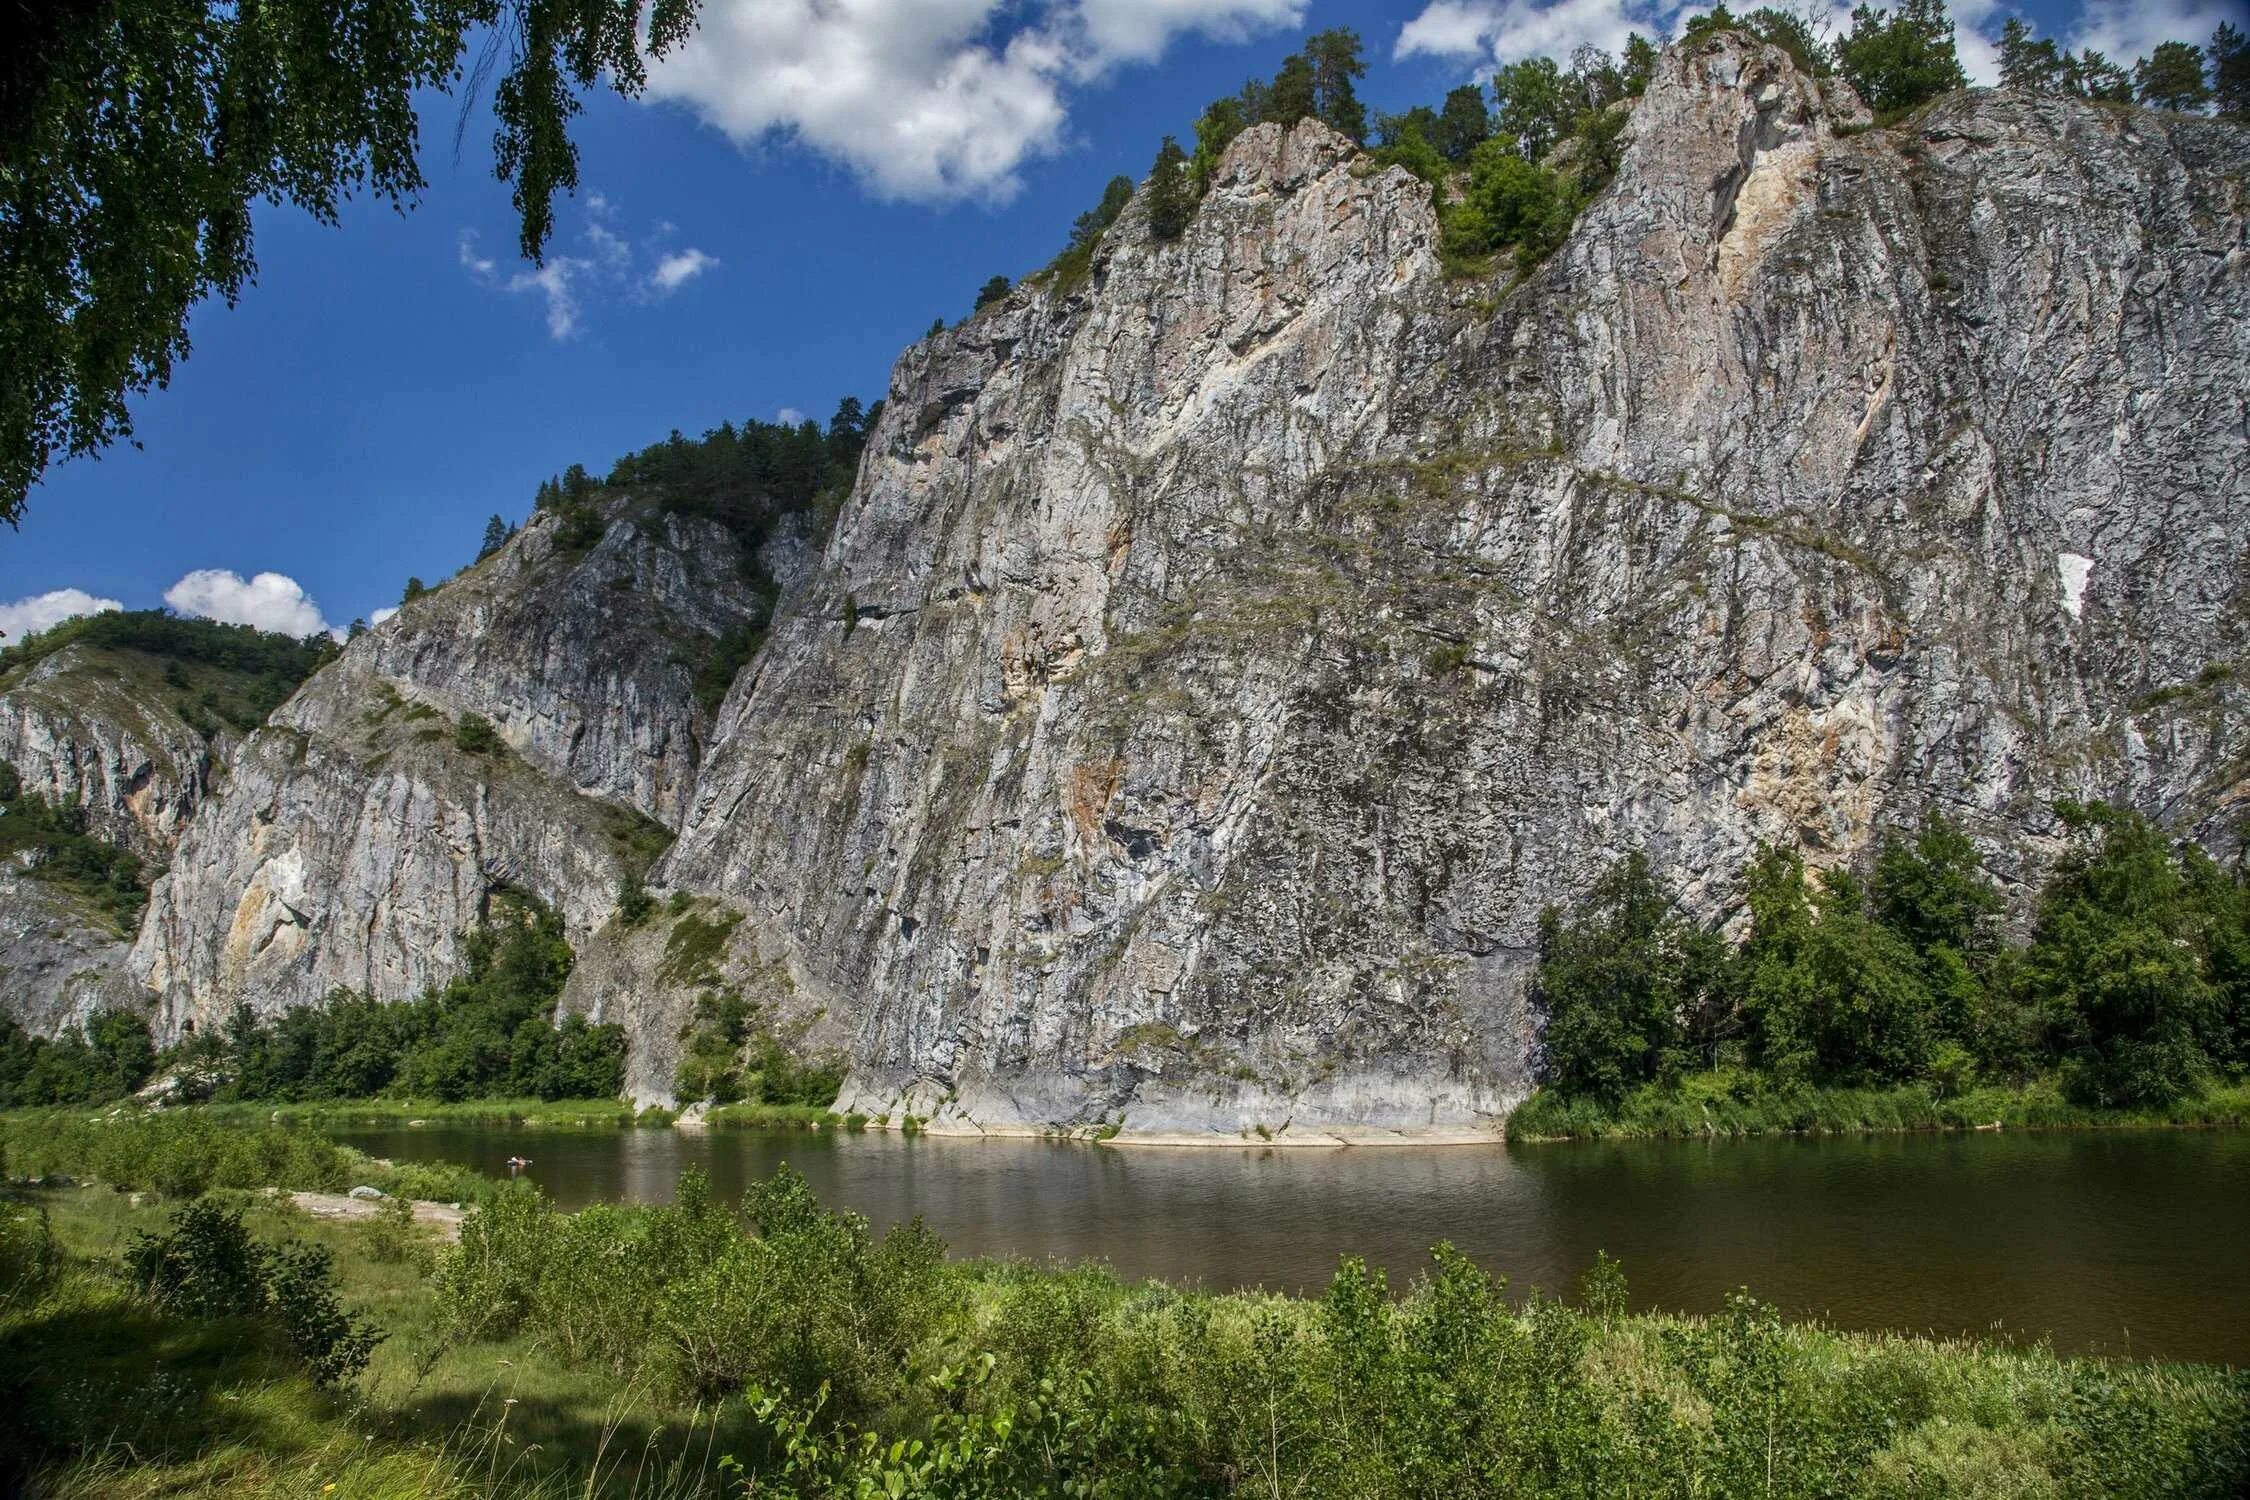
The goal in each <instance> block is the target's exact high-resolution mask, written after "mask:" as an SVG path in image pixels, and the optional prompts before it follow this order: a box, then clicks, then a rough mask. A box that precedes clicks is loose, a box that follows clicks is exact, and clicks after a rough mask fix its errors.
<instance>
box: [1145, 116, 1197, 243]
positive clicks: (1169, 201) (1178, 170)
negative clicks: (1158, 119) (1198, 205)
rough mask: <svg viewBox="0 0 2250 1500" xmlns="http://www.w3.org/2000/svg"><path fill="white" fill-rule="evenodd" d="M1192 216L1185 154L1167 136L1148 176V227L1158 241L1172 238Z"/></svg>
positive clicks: (1181, 231) (1190, 191) (1193, 197)
mask: <svg viewBox="0 0 2250 1500" xmlns="http://www.w3.org/2000/svg"><path fill="white" fill-rule="evenodd" d="M1194 217H1195V193H1194V191H1193V190H1192V189H1191V188H1190V187H1189V186H1188V177H1187V153H1186V152H1184V151H1182V150H1181V149H1180V143H1179V142H1178V141H1175V140H1173V139H1172V138H1171V137H1170V136H1166V137H1164V144H1163V146H1161V147H1160V148H1158V150H1157V153H1156V166H1155V169H1154V170H1153V171H1151V172H1150V173H1149V179H1148V228H1149V233H1151V234H1153V235H1155V236H1156V237H1157V238H1158V239H1160V240H1176V239H1178V238H1179V237H1180V236H1181V235H1182V234H1184V233H1186V232H1187V227H1188V220H1190V219H1192V218H1194Z"/></svg>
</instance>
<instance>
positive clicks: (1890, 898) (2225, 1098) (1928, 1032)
mask: <svg viewBox="0 0 2250 1500" xmlns="http://www.w3.org/2000/svg"><path fill="white" fill-rule="evenodd" d="M2061 812H2062V816H2063V818H2064V821H2065V824H2066V826H2067V827H2068V828H2069V829H2070V831H2071V835H2072V845H2071V848H2070V849H2069V851H2068V852H2067V853H2066V854H2065V856H2064V857H2063V858H2062V859H2061V860H2060V861H2058V862H2057V864H2056V866H2055V868H2054V870H2053V872H2052V875H2051V877H2050V879H2049V880H2048V882H2047V884H2046V886H2045V887H2044V888H2043V889H2042V891H2041V892H2040V895H2039V898H2038V902H2037V905H2036V920H2035V922H2034V925H2033V928H2032V931H2031V934H2030V938H2029V941H2028V942H2025V943H2022V944H2013V945H2012V944H2010V943H2008V942H2007V941H2006V940H2005V938H2004V935H2003V933H2002V931H2001V929H2000V927H1999V925H1998V918H1999V915H2000V911H2001V907H2002V901H2001V897H2000V894H1999V891H1998V888H1997V887H1996V886H1995V885H1994V883H1993V882H1992V880H1991V878H1990V877H1989V876H1988V875H1986V874H1985V872H1984V871H1983V869H1982V868H1981V867H1980V866H1979V864H1978V862H1977V857H1976V850H1975V847H1974V845H1972V844H1971V843H1970V842H1969V840H1968V839H1967V838H1965V837H1963V836H1962V835H1961V834H1960V833H1959V832H1958V831H1957V830H1956V829H1954V828H1953V827H1952V826H1951V825H1950V824H1948V823H1946V822H1945V821H1944V819H1942V818H1936V817H1933V818H1932V819H1931V820H1930V821H1929V822H1928V823H1926V824H1925V825H1924V827H1923V828H1922V830H1921V832H1920V833H1919V834H1918V835H1917V836H1916V837H1914V838H1913V839H1911V840H1902V839H1898V838H1892V839H1890V840H1888V841H1886V842H1885V844H1884V845H1883V846H1882V848H1881V850H1880V851H1879V853H1878V854H1877V856H1876V857H1875V859H1874V861H1873V864H1872V869H1871V871H1870V872H1869V874H1868V876H1867V878H1865V879H1862V878H1861V877H1860V876H1858V875H1856V874H1854V873H1852V872H1851V871H1849V870H1843V869H1831V870H1826V871H1822V872H1820V874H1819V876H1818V878H1817V879H1812V878H1808V872H1807V870H1806V868H1805V866H1804V863H1803V861H1802V860H1801V859H1800V858H1799V857H1798V856H1797V855H1796V854H1795V853H1794V852H1791V851H1787V850H1777V849H1769V850H1767V851H1765V852H1764V853H1763V854H1762V855H1760V856H1759V858H1758V859H1757V861H1756V862H1755V863H1754V864H1753V865H1752V866H1751V868H1750V869H1749V870H1748V871H1747V872H1746V873H1745V875H1744V877H1743V900H1742V904H1743V908H1744V910H1745V912H1746V914H1747V917H1748V921H1747V923H1746V925H1745V927H1744V930H1743V933H1742V936H1741V940H1740V941H1739V943H1735V944H1729V943H1728V942H1727V941H1726V940H1725V939H1724V938H1722V937H1721V936H1720V935H1719V934H1718V933H1717V932H1715V931H1711V930H1707V929H1705V928H1702V927H1699V926H1697V925H1696V924H1695V923H1693V922H1691V921H1690V920H1689V919H1688V918H1687V917H1686V916H1685V915H1684V914H1683V913H1681V912H1680V910H1679V909H1678V908H1677V906H1676V905H1675V904H1674V903H1673V900H1672V897H1671V894H1670V893H1669V892H1668V891H1666V890H1665V889H1664V888H1663V887H1662V885H1661V883H1660V882H1659V881H1658V880H1657V878H1656V876H1655V874H1654V872H1653V870H1652V869H1651V867H1650V865H1649V863H1648V861H1647V860H1646V859H1645V858H1643V857H1642V856H1640V855H1638V854H1635V855H1632V856H1629V857H1628V858H1627V859H1626V860H1624V861H1623V862H1621V863H1620V864H1619V865H1618V866H1617V867H1616V869H1614V870H1612V871H1611V872H1610V873H1609V874H1608V875H1606V876H1605V877H1604V878H1603V879H1602V880H1601V881H1600V882H1598V883H1597V884H1596V885H1595V887H1594V889H1593V890H1592V891H1591V892H1590V893H1589V895H1588V897H1587V899H1586V900H1585V902H1583V903H1582V904H1581V905H1580V907H1579V909H1578V910H1577V911H1575V912H1574V913H1572V914H1570V915H1569V916H1567V917H1566V916H1564V915H1563V914H1562V913H1560V912H1556V911H1553V910H1550V911H1549V912H1548V913H1547V914H1546V915H1545V916H1544V917H1543V918H1542V920H1541V924H1540V939H1539V954H1540V957H1539V968H1538V971H1537V974H1536V976H1535V979H1534V991H1535V996H1536V999H1537V1001H1538V1003H1539V1004H1540V1005H1541V1007H1542V1009H1543V1010H1544V1011H1545V1013H1546V1016H1547V1026H1546V1031H1545V1034H1544V1038H1543V1045H1542V1051H1541V1057H1540V1062H1539V1076H1540V1081H1541V1084H1542V1085H1543V1087H1542V1089H1541V1091H1540V1093H1539V1094H1538V1095H1536V1096H1535V1097H1534V1098H1533V1099H1532V1100H1531V1101H1530V1102H1529V1103H1527V1104H1526V1105H1524V1106H1523V1107H1522V1108H1521V1109H1519V1110H1518V1111H1517V1113H1516V1117H1515V1118H1514V1119H1513V1120H1512V1121H1511V1122H1510V1129H1511V1132H1512V1133H1514V1134H1517V1135H1519V1136H1552V1135H1586V1134H1666V1135H1670V1134H1709V1133H1717V1134H1749V1133H1755V1132H1758V1131H1763V1130H1858V1129H1872V1130H1897V1129H1935V1128H1940V1127H1943V1126H1967V1125H1982V1124H1990V1123H1992V1122H1994V1121H1999V1122H2001V1123H2006V1124H2025V1125H2029V1124H2041V1125H2078V1124H2102V1123H2136V1122H2142V1121H2146V1122H2151V1123H2170V1122H2205V1121H2210V1122H2225V1123H2233V1122H2237V1121H2239V1120H2241V1119H2242V1118H2243V1116H2244V1113H2245V1110H2244V1096H2245V1091H2246V1085H2245V1080H2246V1077H2250V885H2246V883H2245V875H2244V871H2243V869H2242V868H2241V867H2240V866H2239V865H2238V866H2236V867H2234V868H2224V867H2221V866H2220V865H2218V864H2217V863H2216V862H2214V861H2213V860H2212V859H2211V858H2210V857H2209V856H2208V855H2206V854H2204V853H2203V851H2202V850H2201V849H2199V848H2196V847H2195V846H2193V845H2186V844H2182V845H2173V844H2171V843H2169V842H2168V841H2167V840H2166V839H2165V837H2164V836H2163V835H2162V833H2161V832H2160V831H2159V830H2158V829H2156V828H2155V827H2154V826H2153V825H2152V824H2150V823H2149V822H2148V821H2147V820H2146V819H2144V818H2142V817H2140V816H2139V815H2138V814H2136V813H2133V812H2130V811H2121V810H2117V809H2112V808H2108V807H2105V806H2102V805H2100V804H2096V805H2093V806H2090V807H2078V806H2074V805H2069V804H2066V805H2064V806H2063V808H2062V809H2061Z"/></svg>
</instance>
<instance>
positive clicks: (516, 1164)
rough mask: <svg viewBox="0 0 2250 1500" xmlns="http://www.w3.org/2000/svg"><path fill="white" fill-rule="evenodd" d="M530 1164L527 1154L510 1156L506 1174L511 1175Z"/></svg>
mask: <svg viewBox="0 0 2250 1500" xmlns="http://www.w3.org/2000/svg"><path fill="white" fill-rule="evenodd" d="M530 1165H531V1158H530V1157H528V1156H511V1157H509V1158H508V1175H509V1176H510V1177H513V1176H515V1175H516V1174H517V1173H518V1172H521V1171H522V1170H523V1169H524V1168H525V1167H528V1166H530Z"/></svg>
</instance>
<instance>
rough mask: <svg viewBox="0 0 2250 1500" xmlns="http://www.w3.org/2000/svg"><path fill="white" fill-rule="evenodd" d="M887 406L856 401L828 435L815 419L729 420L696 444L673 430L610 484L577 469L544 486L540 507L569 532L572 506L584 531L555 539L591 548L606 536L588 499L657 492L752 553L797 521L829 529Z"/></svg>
mask: <svg viewBox="0 0 2250 1500" xmlns="http://www.w3.org/2000/svg"><path fill="white" fill-rule="evenodd" d="M880 409H881V403H880V402H878V403H877V404H876V408H875V409H874V410H873V411H867V410H863V409H862V408H861V406H860V403H859V402H858V401H857V400H852V401H850V402H848V403H847V404H845V405H843V406H839V407H838V409H837V414H836V418H835V419H834V420H832V421H831V422H830V423H829V425H828V428H827V430H826V431H823V430H822V429H821V426H820V424H819V423H817V422H813V421H809V420H808V421H804V422H799V423H797V424H795V425H794V426H792V425H790V424H788V423H784V422H761V421H757V420H755V419H752V420H750V421H746V422H744V423H743V424H742V425H741V426H739V427H738V426H736V425H735V424H734V423H732V422H723V423H721V424H720V425H719V426H717V427H714V428H712V429H711V430H710V431H709V432H706V433H705V434H703V436H702V437H701V438H699V439H695V440H693V441H691V440H689V439H688V438H686V437H684V436H682V435H681V434H680V433H678V432H674V433H672V434H671V435H670V436H669V437H667V438H666V439H665V440H664V441H663V442H661V443H656V444H654V445H652V446H650V447H647V448H643V449H641V450H640V451H639V452H638V453H629V454H627V455H626V456H625V457H623V458H621V459H619V460H618V461H617V463H616V464H615V465H614V466H613V467H612V468H611V469H610V471H609V478H608V479H607V480H600V481H597V480H594V479H592V478H590V477H588V476H587V475H586V474H585V471H584V470H582V469H578V468H576V467H575V466H574V467H573V468H572V469H571V470H570V471H569V472H567V473H565V474H564V475H563V477H562V479H561V480H560V481H554V480H550V481H548V483H546V484H544V485H542V486H541V487H540V497H541V498H540V505H541V507H542V508H543V509H556V510H559V511H560V512H561V513H562V514H563V516H564V517H565V522H566V530H568V529H569V528H570V527H571V526H572V525H573V524H575V523H573V522H572V520H571V518H572V516H573V514H574V508H578V509H582V510H583V512H584V513H585V514H586V516H587V522H586V524H585V529H584V532H583V533H573V534H570V535H566V536H564V537H562V538H559V539H558V540H559V542H560V544H561V545H562V546H563V547H564V550H565V551H572V552H577V551H584V550H585V549H586V548H588V547H591V546H592V545H593V544H594V543H595V542H597V541H599V540H600V539H601V530H600V522H599V519H598V516H597V515H596V513H595V508H594V506H593V504H592V503H591V502H592V501H593V499H594V498H595V497H596V496H599V495H601V494H602V493H604V492H605V491H608V492H618V491H630V492H634V493H647V494H649V495H652V496H653V497H654V498H655V499H656V501H657V503H658V504H659V505H661V506H662V507H663V509H665V510H666V511H669V512H672V513H674V514H677V515H688V516H700V517H704V518H706V519H709V520H712V521H716V522H718V523H719V524H720V525H721V526H724V527H725V528H726V529H727V530H728V531H729V532H731V533H732V534H733V535H734V538H735V540H736V541H737V542H739V543H740V544H741V545H742V547H743V549H744V550H745V551H746V552H751V553H755V552H756V551H757V549H758V548H759V547H761V546H763V545H764V544H765V542H766V541H767V539H768V538H769V537H771V536H772V535H773V534H774V532H775V530H776V529H777V528H778V527H779V526H781V525H782V524H783V523H784V522H786V521H788V520H789V519H791V518H792V517H798V516H804V517H809V518H812V519H814V520H815V521H817V522H818V523H819V526H818V527H816V528H815V529H816V531H817V530H820V529H824V528H825V525H826V522H827V520H828V518H830V517H831V516H833V515H834V513H835V509H836V507H837V506H838V505H840V504H841V503H842V500H843V497H844V495H845V494H846V493H847V492H849V491H850V489H851V485H852V480H853V479H854V478H856V477H857V475H858V472H859V455H860V452H861V450H862V449H863V448H864V447H865V446H866V443H867V435H868V433H869V432H870V431H871V430H872V429H873V427H874V424H875V415H876V412H878V411H880ZM581 502H583V504H581ZM816 539H817V538H816Z"/></svg>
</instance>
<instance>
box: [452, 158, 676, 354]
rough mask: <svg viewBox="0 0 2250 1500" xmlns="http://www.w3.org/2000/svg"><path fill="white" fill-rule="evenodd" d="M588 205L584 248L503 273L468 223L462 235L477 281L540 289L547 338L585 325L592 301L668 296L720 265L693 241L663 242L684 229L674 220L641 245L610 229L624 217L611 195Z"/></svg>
mask: <svg viewBox="0 0 2250 1500" xmlns="http://www.w3.org/2000/svg"><path fill="white" fill-rule="evenodd" d="M585 207H586V219H585V223H584V224H583V225H582V226H581V227H580V229H579V231H578V239H579V241H580V242H582V243H583V245H584V247H585V250H586V253H585V254H582V255H568V254H562V253H560V252H558V253H556V254H553V255H550V256H548V257H547V260H546V263H545V264H544V265H539V266H524V267H523V268H522V269H520V270H517V271H515V272H513V273H511V274H508V275H502V274H501V271H500V267H499V265H498V263H497V262H495V261H494V260H493V259H492V258H491V257H490V256H487V255H482V254H480V253H478V250H477V232H476V231H475V230H474V229H464V230H462V231H461V236H460V250H459V253H460V260H461V268H462V269H463V270H465V271H467V272H468V273H469V276H470V277H471V279H473V280H475V281H478V282H480V283H482V284H483V285H485V286H488V287H490V288H492V289H493V290H494V291H498V292H506V293H509V294H511V295H516V294H525V293H534V294H536V295H537V296H538V297H539V299H540V301H542V302H543V303H544V304H545V305H546V313H547V336H548V337H549V338H552V339H554V340H555V341H556V342H557V343H563V342H567V341H569V340H571V339H574V338H576V337H578V336H579V335H580V334H581V333H583V332H585V331H586V319H585V311H586V307H587V305H588V304H589V303H591V302H596V301H599V300H600V299H602V298H604V297H612V296H627V297H632V298H635V299H638V300H641V301H647V300H650V299H653V298H656V297H663V296H669V295H670V294H671V293H673V292H675V291H678V290H679V289H680V288H681V287H682V286H685V285H686V284H687V283H688V282H690V281H693V280H694V279H695V278H696V277H698V276H701V275H702V274H703V273H704V272H706V271H710V270H715V269H717V267H718V264H719V258H718V257H717V256H715V255H711V254H708V253H706V252H704V251H702V250H699V249H696V248H694V247H692V246H691V247H689V248H688V249H685V250H679V251H672V250H667V249H666V248H665V246H664V242H665V241H666V240H667V239H669V238H671V237H672V236H673V235H674V234H676V233H677V232H678V231H677V229H676V228H675V226H674V225H673V224H672V222H671V221H670V220H668V219H667V220H664V221H663V222H661V223H660V224H658V226H657V228H656V230H655V232H654V233H653V234H652V235H650V236H649V237H647V238H645V239H642V240H640V242H639V244H638V246H637V247H636V245H635V243H634V241H633V240H632V239H630V238H628V237H627V235H625V234H623V233H620V232H619V231H618V230H617V229H615V228H612V227H611V226H612V225H615V224H616V223H617V222H618V211H617V205H616V203H615V202H614V201H613V200H611V199H610V198H609V197H607V196H606V195H604V194H602V193H598V192H594V193H588V194H587V195H586V200H585ZM644 257H645V259H644ZM644 267H645V269H644Z"/></svg>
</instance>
